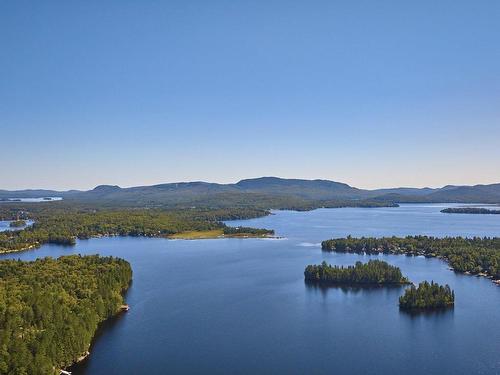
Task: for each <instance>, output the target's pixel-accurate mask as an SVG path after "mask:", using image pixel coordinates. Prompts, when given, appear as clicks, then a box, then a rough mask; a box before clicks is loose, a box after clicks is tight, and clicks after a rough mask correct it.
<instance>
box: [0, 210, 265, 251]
mask: <svg viewBox="0 0 500 375" xmlns="http://www.w3.org/2000/svg"><path fill="white" fill-rule="evenodd" d="M28 209H29V211H28ZM0 213H2V214H3V216H4V217H10V216H15V215H24V216H26V217H29V218H31V219H33V220H34V221H35V223H34V224H33V225H32V226H31V227H28V228H26V229H24V230H21V231H15V232H14V231H5V232H0V252H6V251H18V250H24V249H28V248H34V247H38V246H40V245H42V244H44V243H55V244H60V245H74V244H75V240H76V238H80V239H85V238H90V237H95V236H147V237H167V236H169V235H172V234H176V233H181V232H187V231H207V230H213V229H223V228H225V227H226V226H225V225H224V224H223V223H221V222H220V220H228V219H242V218H253V217H258V216H263V215H266V214H267V213H268V212H267V211H264V210H258V209H251V208H244V209H216V210H208V209H185V210H169V211H166V210H160V209H93V208H91V207H82V206H73V205H71V204H63V205H59V204H55V205H52V204H49V203H42V204H39V205H33V206H30V207H29V206H28V208H26V207H23V208H20V207H17V210H16V209H13V208H12V207H11V206H9V207H4V208H3V211H0Z"/></svg>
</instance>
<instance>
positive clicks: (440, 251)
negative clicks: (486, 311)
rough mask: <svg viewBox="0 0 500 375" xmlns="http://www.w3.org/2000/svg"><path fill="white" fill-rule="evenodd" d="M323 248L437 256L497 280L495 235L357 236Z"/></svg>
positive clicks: (498, 241) (499, 250) (499, 241)
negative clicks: (438, 236) (470, 236)
mask: <svg viewBox="0 0 500 375" xmlns="http://www.w3.org/2000/svg"><path fill="white" fill-rule="evenodd" d="M321 246H322V249H323V251H335V252H341V253H356V254H363V253H366V254H380V253H384V254H406V255H423V256H426V257H437V258H440V259H443V260H445V261H447V262H448V263H449V264H450V266H451V267H452V268H453V269H454V270H455V271H457V272H464V273H467V274H475V275H479V276H487V277H490V278H491V279H493V280H499V279H500V238H498V237H493V238H489V237H472V238H463V237H444V238H436V237H428V236H408V237H382V238H373V237H361V238H353V237H351V236H348V237H346V238H335V239H331V240H327V241H323V242H322V243H321Z"/></svg>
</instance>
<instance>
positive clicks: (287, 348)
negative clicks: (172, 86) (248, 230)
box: [4, 205, 500, 375]
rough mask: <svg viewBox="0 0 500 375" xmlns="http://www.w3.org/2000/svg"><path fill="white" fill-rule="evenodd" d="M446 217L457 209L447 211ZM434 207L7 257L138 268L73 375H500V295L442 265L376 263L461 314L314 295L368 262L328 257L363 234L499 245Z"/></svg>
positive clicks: (301, 215)
mask: <svg viewBox="0 0 500 375" xmlns="http://www.w3.org/2000/svg"><path fill="white" fill-rule="evenodd" d="M446 206H450V205H446ZM440 209H442V207H440V206H438V205H419V206H417V205H411V206H410V205H406V206H402V207H400V208H380V209H361V208H358V209H352V208H346V209H322V210H316V211H312V212H288V211H285V212H278V213H276V214H275V215H272V216H269V217H265V218H260V219H254V220H246V221H241V222H232V223H231V224H232V225H252V226H258V227H268V228H274V229H276V231H277V234H278V235H280V236H283V237H285V239H282V240H259V239H245V240H241V239H224V240H200V241H182V240H177V241H175V240H164V239H147V238H117V237H114V238H101V239H91V240H85V241H79V242H78V244H77V246H75V247H60V246H54V245H46V246H43V247H42V248H41V249H39V250H36V251H30V252H24V253H20V254H10V255H8V256H4V258H5V257H9V258H18V257H19V258H22V259H33V258H35V257H41V256H59V255H62V254H72V253H82V254H93V253H100V254H103V255H115V256H120V257H123V258H125V259H127V260H129V261H130V262H131V263H132V267H133V269H134V281H133V285H132V287H131V288H130V290H129V292H128V295H127V301H128V303H129V304H130V305H131V310H130V311H129V312H128V313H126V314H123V315H121V317H120V318H118V319H115V320H113V321H111V322H110V323H109V324H106V325H105V326H104V327H103V329H102V330H101V332H100V334H99V336H98V338H97V340H96V342H95V344H94V346H93V348H92V354H91V356H90V358H89V360H88V361H86V362H85V363H84V364H83V365H82V366H80V367H79V368H77V369H75V370H74V372H73V373H74V374H86V375H89V374H91V375H96V374H166V373H171V374H200V373H210V374H255V373H263V374H305V373H314V374H327V373H328V374H398V375H399V374H402V373H404V374H499V373H500V288H499V287H497V286H495V285H493V284H492V283H491V282H490V281H489V280H487V279H484V278H477V277H472V276H465V275H459V274H455V273H453V272H452V271H449V270H448V267H447V265H446V264H445V263H444V262H441V261H439V260H437V259H426V258H420V257H419V258H413V257H406V256H380V257H379V258H381V259H384V260H386V261H388V262H389V263H391V264H394V265H397V266H398V267H400V268H401V269H402V270H403V272H404V273H405V274H406V275H408V276H409V277H410V279H411V280H412V281H414V282H419V281H421V280H424V279H427V280H435V281H438V282H440V283H448V284H450V285H451V286H452V288H453V289H454V290H455V294H456V306H455V309H454V310H452V311H448V312H445V313H438V314H427V315H418V316H412V315H408V314H406V313H403V312H400V311H399V309H398V306H397V299H398V297H399V295H400V294H402V292H403V289H402V288H390V289H384V288H381V289H365V290H352V289H340V288H332V289H327V290H321V289H317V288H312V287H308V286H306V285H305V284H304V281H303V271H304V267H305V266H306V265H307V264H311V263H318V262H321V261H322V260H324V259H325V260H327V261H328V262H330V263H335V264H352V263H354V262H355V261H356V260H360V259H361V260H367V259H369V257H368V256H358V255H351V254H331V253H322V252H321V249H320V247H319V242H320V241H321V240H323V239H327V238H330V237H335V236H344V235H347V234H352V235H355V236H359V235H377V236H381V235H392V234H395V235H406V234H419V233H422V234H429V235H440V236H444V235H468V236H472V235H481V236H482V235H490V236H493V235H495V236H500V217H499V216H496V215H445V214H440V213H439V210H440Z"/></svg>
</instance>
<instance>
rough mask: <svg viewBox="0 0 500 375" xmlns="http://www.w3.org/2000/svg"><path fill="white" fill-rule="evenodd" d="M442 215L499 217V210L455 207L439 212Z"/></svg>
mask: <svg viewBox="0 0 500 375" xmlns="http://www.w3.org/2000/svg"><path fill="white" fill-rule="evenodd" d="M441 212H442V213H444V214H476V215H500V210H490V209H487V208H481V207H457V208H445V209H444V210H441Z"/></svg>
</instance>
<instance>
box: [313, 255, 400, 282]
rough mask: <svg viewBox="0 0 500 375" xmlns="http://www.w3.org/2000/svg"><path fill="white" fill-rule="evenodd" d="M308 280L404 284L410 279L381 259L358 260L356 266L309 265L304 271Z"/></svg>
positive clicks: (324, 263)
mask: <svg viewBox="0 0 500 375" xmlns="http://www.w3.org/2000/svg"><path fill="white" fill-rule="evenodd" d="M304 277H305V280H306V282H311V283H321V284H327V285H328V284H329V285H336V284H337V285H403V284H408V283H409V281H408V279H407V278H406V277H404V276H403V275H402V274H401V270H400V269H399V268H398V267H395V266H391V265H390V264H388V263H386V262H384V261H381V260H370V261H368V263H362V262H356V264H355V265H354V266H347V267H344V266H337V265H333V266H332V265H330V264H328V263H326V262H325V261H323V263H321V264H320V265H309V266H307V267H306V269H305V271H304Z"/></svg>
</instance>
